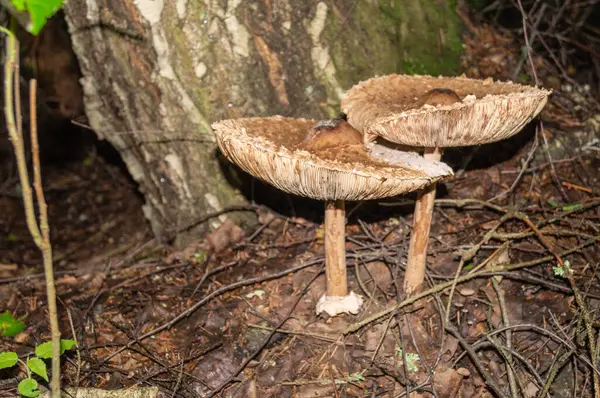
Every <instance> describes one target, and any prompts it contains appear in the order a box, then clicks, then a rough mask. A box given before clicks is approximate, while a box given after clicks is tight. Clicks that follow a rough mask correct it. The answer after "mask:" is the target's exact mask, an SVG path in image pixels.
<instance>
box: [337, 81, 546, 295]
mask: <svg viewBox="0 0 600 398" xmlns="http://www.w3.org/2000/svg"><path fill="white" fill-rule="evenodd" d="M550 93H551V92H550V91H548V90H544V89H539V88H536V87H530V86H524V85H520V84H514V83H501V82H494V81H493V80H492V79H486V80H476V79H468V78H465V77H432V76H406V75H389V76H383V77H377V78H373V79H369V80H366V81H364V82H361V83H359V84H357V85H356V86H354V87H352V88H351V89H350V90H349V91H348V92H347V93H346V96H345V97H344V99H343V100H342V110H343V112H345V113H346V114H347V115H348V121H349V122H350V124H352V125H353V126H354V127H355V128H356V129H358V130H359V131H361V132H363V133H364V134H365V141H366V142H372V141H374V140H375V138H376V137H378V136H379V137H382V138H384V139H386V140H388V141H391V142H394V143H398V144H402V145H407V146H412V147H418V148H424V154H423V156H424V158H426V159H430V160H436V161H439V160H440V159H441V157H442V153H443V149H444V148H447V147H458V146H471V145H480V144H486V143H490V142H495V141H499V140H502V139H505V138H508V137H510V136H512V135H514V134H516V133H517V132H518V131H519V130H521V128H523V126H525V125H526V124H527V123H528V122H529V121H530V120H531V119H533V118H534V117H535V116H536V115H537V114H538V113H539V112H540V111H541V110H542V108H543V107H544V105H545V104H546V102H547V100H548V96H549V95H550ZM434 198H435V184H432V185H431V186H429V187H427V188H425V189H424V190H422V191H420V192H419V194H418V197H417V202H416V206H415V214H414V222H413V231H412V234H411V240H410V245H409V252H408V263H407V267H406V273H405V279H404V289H405V292H406V293H407V294H408V295H411V294H413V293H414V292H415V291H416V290H417V289H418V288H419V287H420V286H421V284H422V283H423V280H424V276H425V263H426V256H427V243H428V240H429V230H430V226H431V218H432V215H433V201H434Z"/></svg>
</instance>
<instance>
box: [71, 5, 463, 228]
mask: <svg viewBox="0 0 600 398" xmlns="http://www.w3.org/2000/svg"><path fill="white" fill-rule="evenodd" d="M65 13H66V18H67V22H68V24H69V28H70V32H71V35H72V41H73V46H74V49H75V52H76V54H77V56H78V58H79V62H80V66H81V70H82V73H83V76H84V77H83V79H82V84H83V90H84V93H85V94H84V95H85V106H86V112H87V115H88V117H89V121H90V124H91V126H92V128H93V129H94V130H95V131H96V132H97V133H98V134H99V135H100V137H102V138H105V139H107V140H109V141H110V142H111V143H112V144H113V145H114V146H115V147H116V148H117V149H118V150H119V152H120V153H121V155H122V157H123V160H124V161H125V163H126V164H127V167H128V168H129V171H130V173H131V175H132V176H133V178H134V179H135V180H136V181H137V182H138V183H139V184H140V189H141V191H142V193H143V194H144V196H145V198H146V203H147V204H146V206H145V213H146V216H147V217H148V219H149V220H150V222H151V224H152V227H153V229H154V231H155V232H156V233H157V234H158V235H163V236H164V235H166V236H170V235H171V233H172V231H174V230H176V229H177V228H178V227H180V226H181V225H185V224H186V223H188V222H189V221H190V220H191V219H194V218H195V217H197V216H199V215H201V214H205V213H207V212H209V211H215V210H219V209H222V208H223V207H225V206H227V205H230V204H234V203H239V202H242V201H243V200H244V199H243V198H242V197H241V196H240V195H239V193H238V192H237V191H236V190H235V189H233V188H232V187H231V186H230V184H229V183H228V182H227V180H226V179H225V177H224V173H223V170H222V167H223V166H222V165H220V163H219V162H218V159H217V156H216V151H215V143H214V138H213V136H212V133H211V129H210V124H211V122H213V121H215V120H218V119H222V118H234V117H241V116H267V115H273V114H282V115H287V116H303V117H313V118H323V117H328V116H329V117H330V116H334V115H336V114H337V113H338V112H339V100H340V97H341V95H342V94H343V92H344V90H346V89H348V88H349V87H351V86H352V85H353V84H355V83H357V82H358V81H359V80H361V79H365V78H368V77H371V76H373V75H374V74H384V73H391V72H409V73H410V72H419V73H432V74H438V73H452V72H453V71H454V70H455V68H456V65H457V58H458V52H459V51H460V39H459V23H458V20H457V17H456V15H455V13H454V4H453V1H451V0H445V1H442V0H423V1H421V0H385V1H384V0H381V1H373V0H370V1H367V0H328V1H316V0H307V1H292V0H278V1H273V0H247V1H242V0H193V1H191V0H130V1H117V0H86V1H81V0H71V1H69V2H67V3H66V5H65ZM220 221H222V219H221V220H214V222H213V224H211V226H212V227H214V226H216V225H217V224H218V223H219V222H220Z"/></svg>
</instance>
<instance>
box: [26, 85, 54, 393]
mask: <svg viewBox="0 0 600 398" xmlns="http://www.w3.org/2000/svg"><path fill="white" fill-rule="evenodd" d="M36 88H37V85H36V81H35V80H31V81H30V82H29V101H30V103H29V117H30V125H29V129H30V134H31V154H32V162H33V186H34V188H35V196H36V198H37V204H38V208H39V211H40V214H39V219H40V230H41V232H42V240H43V242H44V243H43V245H41V246H40V245H38V247H39V248H40V250H41V251H42V257H43V259H44V274H46V292H47V295H48V314H49V316H50V330H51V334H52V397H53V398H60V329H59V326H58V309H57V306H56V288H55V287H54V267H53V265H52V245H51V244H50V227H49V225H48V205H47V204H46V198H44V189H43V187H42V173H41V171H40V148H39V143H38V134H37V107H36V104H37V95H36V94H37V91H36Z"/></svg>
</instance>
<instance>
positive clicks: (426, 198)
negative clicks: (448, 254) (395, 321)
mask: <svg viewBox="0 0 600 398" xmlns="http://www.w3.org/2000/svg"><path fill="white" fill-rule="evenodd" d="M442 151H443V150H442V149H441V148H427V149H426V150H425V153H424V154H423V157H424V158H425V159H428V160H435V161H439V160H440V159H441V158H442ZM434 200H435V184H431V185H430V186H429V187H427V188H425V189H424V190H422V191H421V192H419V196H418V198H417V203H416V206H415V216H414V221H413V229H412V233H411V236H410V244H409V247H408V263H407V265H406V273H405V274H404V292H405V293H406V295H408V296H410V295H412V294H413V293H414V292H415V291H417V289H419V287H420V286H421V285H422V284H423V281H424V280H425V264H426V262H427V244H428V243H429V230H430V229H431V219H432V217H433V202H434Z"/></svg>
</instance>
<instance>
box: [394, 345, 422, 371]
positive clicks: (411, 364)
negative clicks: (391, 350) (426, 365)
mask: <svg viewBox="0 0 600 398" xmlns="http://www.w3.org/2000/svg"><path fill="white" fill-rule="evenodd" d="M396 356H398V357H399V358H400V361H402V360H403V356H402V348H396ZM420 360H421V358H420V357H419V354H415V353H411V352H409V353H407V354H406V370H408V371H409V372H416V371H417V370H419V367H418V366H417V364H416V362H417V361H420Z"/></svg>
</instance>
